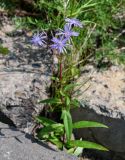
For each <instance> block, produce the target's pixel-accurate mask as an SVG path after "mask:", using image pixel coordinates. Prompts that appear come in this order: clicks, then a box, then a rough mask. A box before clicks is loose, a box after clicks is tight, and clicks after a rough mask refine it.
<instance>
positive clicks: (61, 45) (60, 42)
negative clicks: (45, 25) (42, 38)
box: [50, 36, 68, 53]
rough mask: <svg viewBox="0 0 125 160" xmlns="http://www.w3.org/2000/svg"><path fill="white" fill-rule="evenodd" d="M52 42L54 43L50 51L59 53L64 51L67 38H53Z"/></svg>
mask: <svg viewBox="0 0 125 160" xmlns="http://www.w3.org/2000/svg"><path fill="white" fill-rule="evenodd" d="M52 42H53V43H54V44H52V45H51V46H50V47H51V48H52V49H57V50H58V52H59V53H63V52H64V51H66V49H65V47H66V46H67V45H68V44H66V42H67V38H63V36H61V37H59V38H56V37H53V38H52Z"/></svg>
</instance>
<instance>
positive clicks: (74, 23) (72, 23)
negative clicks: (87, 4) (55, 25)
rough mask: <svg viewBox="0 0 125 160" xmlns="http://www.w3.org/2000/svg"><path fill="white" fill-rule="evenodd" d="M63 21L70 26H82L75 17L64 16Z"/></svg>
mask: <svg viewBox="0 0 125 160" xmlns="http://www.w3.org/2000/svg"><path fill="white" fill-rule="evenodd" d="M65 21H66V24H68V25H69V26H70V27H72V26H76V27H80V28H82V27H83V25H82V23H81V22H80V21H79V20H78V19H76V18H71V19H70V18H66V19H65Z"/></svg>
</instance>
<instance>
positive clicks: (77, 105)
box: [71, 99, 80, 107]
mask: <svg viewBox="0 0 125 160" xmlns="http://www.w3.org/2000/svg"><path fill="white" fill-rule="evenodd" d="M71 105H74V106H76V107H79V106H80V103H79V101H78V100H77V99H73V100H72V101H71Z"/></svg>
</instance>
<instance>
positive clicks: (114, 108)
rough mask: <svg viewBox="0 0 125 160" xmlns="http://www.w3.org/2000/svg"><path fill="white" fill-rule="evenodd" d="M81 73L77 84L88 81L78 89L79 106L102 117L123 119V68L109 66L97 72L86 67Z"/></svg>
mask: <svg viewBox="0 0 125 160" xmlns="http://www.w3.org/2000/svg"><path fill="white" fill-rule="evenodd" d="M82 72H83V73H82V74H81V76H80V78H79V79H78V83H84V81H86V80H87V79H88V81H87V82H86V83H85V84H84V85H83V86H82V87H81V88H80V95H79V96H78V99H79V100H80V102H81V105H83V107H84V106H85V105H87V106H89V108H92V109H94V110H95V111H96V113H98V114H101V115H104V116H108V117H112V118H120V119H121V118H122V119H124V118H125V67H122V66H111V67H110V68H108V69H107V70H102V71H98V70H97V69H96V68H94V67H93V66H92V65H90V66H89V65H87V66H86V67H85V68H83V71H82Z"/></svg>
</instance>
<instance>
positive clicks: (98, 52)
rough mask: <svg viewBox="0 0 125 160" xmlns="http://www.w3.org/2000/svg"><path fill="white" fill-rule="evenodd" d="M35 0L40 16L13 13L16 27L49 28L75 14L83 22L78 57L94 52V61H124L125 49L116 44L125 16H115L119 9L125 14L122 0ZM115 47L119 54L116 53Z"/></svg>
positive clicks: (122, 39)
mask: <svg viewBox="0 0 125 160" xmlns="http://www.w3.org/2000/svg"><path fill="white" fill-rule="evenodd" d="M3 2H4V1H3ZM5 2H7V0H6V1H5ZM35 2H36V3H35V4H34V8H35V11H36V12H37V13H38V14H40V15H41V16H40V17H38V18H33V17H24V18H17V17H15V18H14V21H15V23H16V25H17V27H22V28H30V29H32V30H33V31H36V30H46V31H48V30H49V31H50V30H55V29H58V28H62V26H63V25H64V18H65V17H75V18H78V19H80V20H81V21H82V22H83V24H84V29H83V30H82V31H81V33H80V36H79V39H78V40H77V41H75V44H76V45H75V46H76V50H79V55H80V56H81V59H83V58H85V57H87V56H89V55H93V56H94V57H95V59H94V61H95V63H98V62H101V61H103V60H104V59H107V60H108V61H111V62H112V63H122V64H123V63H125V56H124V55H125V54H124V50H122V51H121V49H120V47H121V46H120V45H119V44H124V38H123V35H122V34H121V35H120V36H119V34H120V33H121V31H122V29H123V27H124V26H125V20H124V18H123V19H120V18H118V16H117V14H118V13H119V14H120V13H124V14H125V12H124V10H125V0H117V1H115V0H101V1H100V0H36V1H35ZM5 4H6V3H5ZM0 5H1V2H0ZM7 6H8V5H7ZM123 47H124V46H123ZM118 50H119V51H120V54H119V53H117V51H118Z"/></svg>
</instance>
